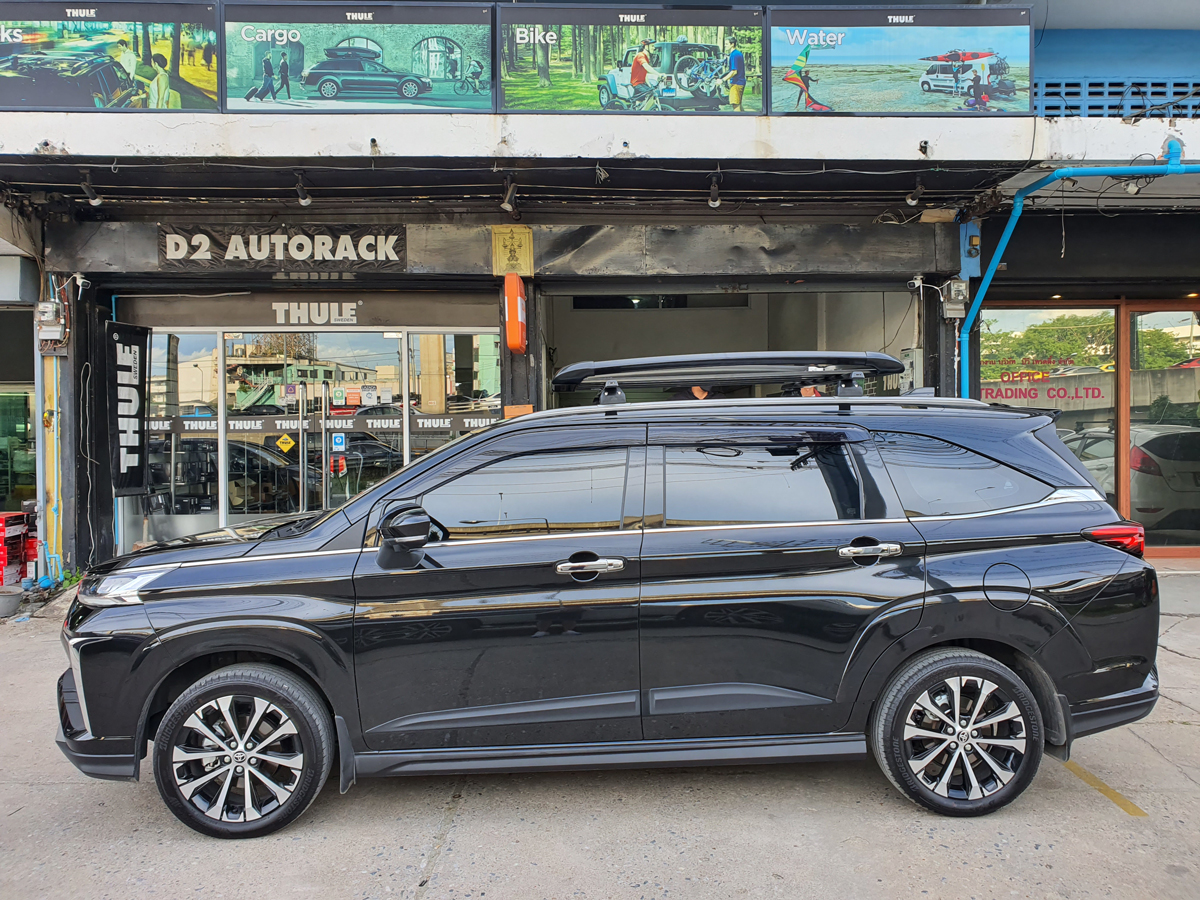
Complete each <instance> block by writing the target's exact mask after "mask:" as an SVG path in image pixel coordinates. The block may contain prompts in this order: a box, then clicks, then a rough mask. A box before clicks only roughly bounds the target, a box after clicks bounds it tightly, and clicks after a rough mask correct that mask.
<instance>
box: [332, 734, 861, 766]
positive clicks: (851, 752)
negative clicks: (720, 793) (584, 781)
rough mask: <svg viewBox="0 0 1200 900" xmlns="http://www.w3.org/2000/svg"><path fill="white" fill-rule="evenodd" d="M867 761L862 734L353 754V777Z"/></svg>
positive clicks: (541, 745) (542, 745)
mask: <svg viewBox="0 0 1200 900" xmlns="http://www.w3.org/2000/svg"><path fill="white" fill-rule="evenodd" d="M339 731H340V729H339ZM344 749H345V748H343V750H344ZM866 757H867V741H866V736H865V735H862V734H830V735H806V736H779V735H777V736H770V737H747V738H720V739H714V740H707V739H688V740H675V741H620V742H613V743H598V744H540V745H534V746H527V747H468V748H456V749H453V750H399V751H392V752H379V753H357V754H354V755H353V759H354V773H353V775H355V776H362V777H372V776H389V775H432V774H441V773H458V772H474V773H488V772H515V771H522V770H537V771H566V770H580V769H610V768H611V769H636V768H649V767H654V766H718V765H724V764H730V763H733V764H736V763H788V762H830V761H833V760H841V759H846V760H851V759H866ZM343 777H344V776H343Z"/></svg>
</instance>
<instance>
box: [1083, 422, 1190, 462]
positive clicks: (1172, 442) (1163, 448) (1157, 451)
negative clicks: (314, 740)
mask: <svg viewBox="0 0 1200 900" xmlns="http://www.w3.org/2000/svg"><path fill="white" fill-rule="evenodd" d="M1110 443H1111V442H1110ZM1089 449H1090V448H1089ZM1142 449H1144V450H1146V452H1148V453H1151V454H1153V455H1154V456H1157V457H1158V458H1159V459H1166V460H1170V461H1171V462H1200V433H1198V432H1196V431H1190V430H1185V429H1181V430H1180V431H1179V432H1177V433H1175V434H1164V435H1163V436H1162V437H1156V438H1151V439H1150V440H1148V441H1146V442H1145V443H1144V444H1142ZM1108 455H1109V456H1112V453H1109V454H1108Z"/></svg>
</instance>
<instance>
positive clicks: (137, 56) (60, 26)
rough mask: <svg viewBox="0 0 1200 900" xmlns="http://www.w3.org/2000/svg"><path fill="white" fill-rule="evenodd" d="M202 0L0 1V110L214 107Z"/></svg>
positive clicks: (212, 59)
mask: <svg viewBox="0 0 1200 900" xmlns="http://www.w3.org/2000/svg"><path fill="white" fill-rule="evenodd" d="M217 74H218V63H217V13H216V7H215V6H214V5H210V4H198V3H196V4H193V3H155V4H151V3H102V4H99V5H96V6H89V7H87V8H81V9H72V8H66V7H63V6H61V5H60V4H57V3H5V4H4V5H3V6H0V109H39V110H58V109H63V110H118V109H138V110H156V111H159V112H164V111H170V110H193V111H194V110H214V111H215V110H216V109H217Z"/></svg>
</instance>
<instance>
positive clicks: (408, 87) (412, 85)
mask: <svg viewBox="0 0 1200 900" xmlns="http://www.w3.org/2000/svg"><path fill="white" fill-rule="evenodd" d="M396 90H397V92H398V93H399V94H400V96H401V97H403V98H404V99H405V100H415V99H417V97H418V96H420V94H421V85H419V84H417V82H415V81H412V80H409V81H402V82H400V86H399V87H398V88H397V89H396Z"/></svg>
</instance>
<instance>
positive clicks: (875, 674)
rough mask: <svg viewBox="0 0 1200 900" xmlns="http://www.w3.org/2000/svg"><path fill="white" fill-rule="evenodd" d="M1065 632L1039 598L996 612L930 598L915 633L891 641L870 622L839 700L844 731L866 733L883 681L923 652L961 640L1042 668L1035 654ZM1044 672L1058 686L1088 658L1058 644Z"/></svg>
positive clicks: (984, 605)
mask: <svg viewBox="0 0 1200 900" xmlns="http://www.w3.org/2000/svg"><path fill="white" fill-rule="evenodd" d="M1067 627H1068V626H1067V621H1066V619H1065V618H1064V617H1063V614H1062V613H1061V612H1060V611H1059V610H1058V609H1057V608H1056V607H1054V606H1053V605H1052V604H1050V603H1047V602H1045V601H1044V600H1040V599H1039V598H1037V597H1034V598H1033V599H1031V600H1030V601H1029V603H1027V604H1026V605H1025V606H1023V607H1021V609H1019V610H1017V611H1015V612H1007V611H1004V610H1000V609H996V608H995V607H994V606H992V605H991V604H990V603H988V601H987V600H986V599H985V598H984V597H983V596H975V597H971V596H966V597H963V596H954V595H937V596H932V597H928V598H927V599H926V600H925V607H924V610H923V611H922V614H921V622H920V624H919V625H918V626H917V627H916V628H914V629H913V630H911V631H909V632H908V633H906V634H904V635H903V636H902V637H900V638H898V639H897V638H894V637H890V636H889V629H888V627H887V622H886V620H881V621H880V622H877V623H872V628H871V630H870V631H868V632H867V633H866V634H864V635H863V638H862V640H861V641H860V642H859V646H857V647H855V651H854V653H853V654H852V658H851V660H850V663H849V664H848V665H847V667H846V674H845V677H843V679H842V685H841V688H840V689H839V691H838V697H837V702H838V703H839V704H844V705H845V706H846V707H848V708H850V710H851V712H850V717H849V721H848V722H847V724H846V725H845V726H844V728H843V730H850V731H863V730H865V728H866V726H867V717H868V715H869V714H870V710H871V707H872V705H873V704H874V703H875V700H876V699H877V698H878V696H879V693H880V692H881V691H882V690H883V686H884V685H885V684H886V683H887V680H888V679H889V678H890V677H891V676H892V674H893V673H894V672H895V671H896V670H897V669H898V668H899V667H900V665H901V664H902V663H903V662H904V661H905V660H906V659H908V658H909V657H911V656H912V655H914V654H916V653H919V652H920V651H922V650H925V649H927V648H929V647H936V646H940V645H944V644H952V643H955V642H961V641H989V642H991V643H1002V644H1004V645H1005V646H1007V647H1010V648H1011V649H1013V650H1016V651H1020V652H1021V653H1024V654H1025V655H1026V656H1030V657H1033V658H1035V659H1038V662H1039V663H1041V664H1042V665H1043V666H1046V662H1045V660H1043V659H1041V658H1039V655H1038V651H1039V650H1040V649H1041V648H1042V647H1043V646H1044V645H1045V644H1046V642H1047V641H1048V640H1049V639H1050V638H1051V637H1052V636H1054V635H1055V634H1059V633H1062V632H1063V631H1064V629H1066V628H1067ZM1064 636H1065V635H1064ZM1046 668H1047V670H1048V673H1049V675H1050V677H1051V679H1052V680H1053V681H1054V682H1055V683H1056V684H1058V683H1060V681H1061V679H1063V678H1065V677H1066V676H1067V675H1069V674H1073V673H1076V672H1086V671H1088V670H1090V668H1091V656H1090V655H1089V654H1088V653H1087V651H1086V650H1085V649H1084V648H1083V645H1082V643H1080V642H1079V640H1078V637H1077V636H1076V637H1075V640H1074V641H1073V642H1072V641H1065V640H1064V641H1063V644H1062V645H1061V646H1059V645H1058V643H1057V642H1056V645H1055V655H1054V665H1053V666H1052V667H1050V666H1046Z"/></svg>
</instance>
